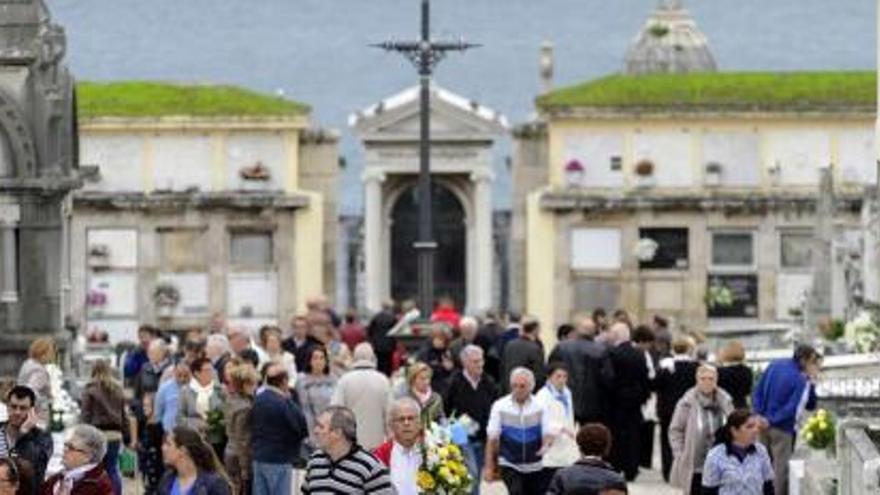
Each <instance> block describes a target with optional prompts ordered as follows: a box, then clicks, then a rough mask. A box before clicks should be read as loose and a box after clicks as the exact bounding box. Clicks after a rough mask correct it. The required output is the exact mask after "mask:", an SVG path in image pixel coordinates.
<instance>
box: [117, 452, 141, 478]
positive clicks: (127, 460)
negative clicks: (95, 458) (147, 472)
mask: <svg viewBox="0 0 880 495" xmlns="http://www.w3.org/2000/svg"><path fill="white" fill-rule="evenodd" d="M136 471H137V456H136V455H135V454H134V452H132V451H131V449H129V448H125V447H123V448H122V449H120V450H119V472H120V473H121V474H122V476H125V477H126V478H134V476H135V473H136Z"/></svg>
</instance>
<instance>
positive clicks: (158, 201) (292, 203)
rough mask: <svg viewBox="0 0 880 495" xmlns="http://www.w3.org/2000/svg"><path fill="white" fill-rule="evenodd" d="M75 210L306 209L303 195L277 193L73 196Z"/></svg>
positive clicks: (306, 199)
mask: <svg viewBox="0 0 880 495" xmlns="http://www.w3.org/2000/svg"><path fill="white" fill-rule="evenodd" d="M73 201H74V205H75V206H76V207H86V208H96V209H105V210H171V211H177V210H180V209H183V208H196V209H229V210H252V209H272V210H295V209H298V208H304V207H307V206H308V205H309V202H310V200H309V197H308V196H306V195H303V194H285V193H283V192H280V191H223V192H156V193H149V194H147V193H141V192H121V193H118V192H100V191H79V192H76V193H74V196H73Z"/></svg>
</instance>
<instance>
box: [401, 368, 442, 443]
mask: <svg viewBox="0 0 880 495" xmlns="http://www.w3.org/2000/svg"><path fill="white" fill-rule="evenodd" d="M432 375H433V371H432V370H431V367H430V366H428V365H427V364H425V363H422V362H418V363H415V364H413V365H412V366H410V367H409V369H407V370H406V384H407V388H406V393H405V394H403V395H404V396H407V397H412V398H413V399H415V400H416V402H418V403H419V406H420V407H421V408H422V424H423V425H425V427H428V426H429V425H430V424H431V422H432V421H437V422H439V421H441V420H443V419H445V418H446V414H445V413H444V412H443V398H442V397H440V394H438V393H437V392H435V391H434V390H433V389H432V388H431V377H432Z"/></svg>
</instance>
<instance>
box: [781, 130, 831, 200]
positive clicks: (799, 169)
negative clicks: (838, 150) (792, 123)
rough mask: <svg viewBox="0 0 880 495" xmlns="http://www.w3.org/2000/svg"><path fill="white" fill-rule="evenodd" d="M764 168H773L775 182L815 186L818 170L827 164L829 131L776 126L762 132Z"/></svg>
mask: <svg viewBox="0 0 880 495" xmlns="http://www.w3.org/2000/svg"><path fill="white" fill-rule="evenodd" d="M766 141H767V155H766V156H767V159H768V161H769V163H767V164H766V165H767V167H775V168H777V170H778V174H779V184H780V185H789V186H815V187H818V184H819V169H820V168H822V167H827V166H828V165H829V164H830V163H831V143H830V141H831V139H830V134H829V132H828V131H827V130H824V129H809V128H806V129H801V128H790V129H779V130H775V129H774V130H770V131H767V132H766Z"/></svg>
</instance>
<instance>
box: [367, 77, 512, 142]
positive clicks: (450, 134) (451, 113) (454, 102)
mask: <svg viewBox="0 0 880 495" xmlns="http://www.w3.org/2000/svg"><path fill="white" fill-rule="evenodd" d="M420 117H421V114H420V112H419V91H418V88H410V89H408V90H405V91H403V92H401V93H398V94H397V95H395V96H392V97H391V98H388V99H386V100H383V101H382V102H380V103H378V104H376V105H373V106H371V107H370V108H368V109H366V110H364V111H362V112H358V113H357V114H355V115H353V116H352V117H351V119H350V122H351V125H352V126H353V127H354V128H355V130H356V131H357V132H358V134H359V135H360V136H361V138H362V139H363V140H365V141H373V140H395V141H398V140H407V141H408V140H417V139H418V138H419V133H420V127H421V122H420ZM506 126H507V122H506V120H505V119H504V117H503V116H502V115H501V114H499V113H497V112H494V111H492V110H490V109H488V108H486V107H484V106H481V105H479V104H477V103H475V102H470V101H469V100H467V99H465V98H463V97H461V96H458V95H455V94H453V93H450V92H448V91H446V90H443V89H440V88H437V87H436V86H435V87H434V88H432V92H431V137H432V139H434V140H436V139H442V140H452V141H456V140H461V141H473V140H480V141H484V140H492V139H493V138H494V137H495V136H497V135H498V134H500V133H502V132H504V131H505V130H506Z"/></svg>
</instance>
